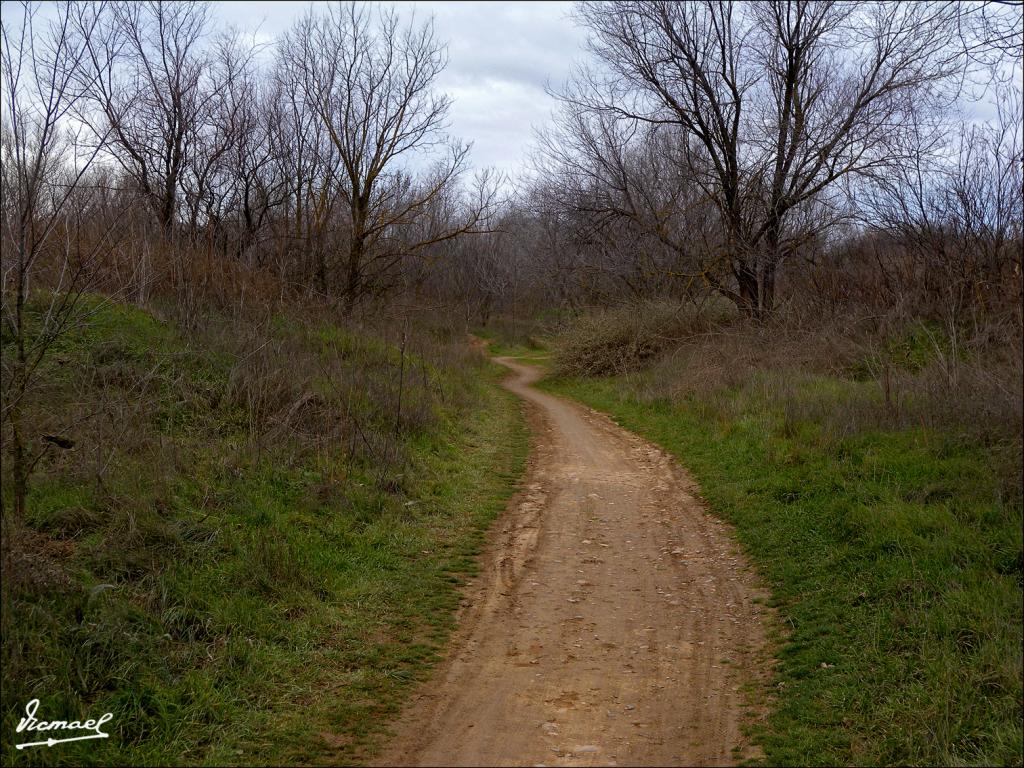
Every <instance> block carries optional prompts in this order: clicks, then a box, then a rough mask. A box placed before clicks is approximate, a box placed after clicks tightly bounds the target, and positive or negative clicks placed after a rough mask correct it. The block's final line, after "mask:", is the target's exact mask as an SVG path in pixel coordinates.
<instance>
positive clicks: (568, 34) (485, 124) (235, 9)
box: [214, 1, 584, 173]
mask: <svg viewBox="0 0 1024 768" xmlns="http://www.w3.org/2000/svg"><path fill="white" fill-rule="evenodd" d="M313 4H314V5H315V3H313ZM310 5H311V3H308V2H272V1H270V2H263V1H257V2H251V1H250V2H220V3H216V4H215V6H214V13H215V14H216V16H217V17H219V18H220V19H221V20H222V21H223V22H225V23H228V24H231V25H234V26H236V27H239V28H240V29H243V30H247V31H249V32H256V31H257V30H258V39H260V40H263V41H267V42H269V41H270V40H272V39H273V38H274V37H276V35H277V34H278V33H280V32H281V31H283V30H284V29H287V28H288V27H289V26H290V25H291V24H292V23H293V22H294V21H295V20H296V19H297V18H298V17H299V16H301V15H303V14H304V13H305V11H306V10H307V9H308V8H309V6H310ZM396 6H397V7H398V8H399V9H400V12H401V14H402V16H403V18H405V17H406V15H407V14H411V13H415V14H416V16H417V18H427V17H429V16H431V15H433V17H434V24H435V29H436V31H437V34H438V37H439V38H440V39H441V40H443V41H446V42H447V43H448V55H449V62H448V68H447V69H446V70H445V72H444V75H443V76H442V77H441V79H440V82H439V84H438V85H439V87H440V88H441V89H442V90H444V91H446V92H447V93H449V94H450V95H452V96H453V97H454V98H455V103H454V105H453V107H452V112H451V120H450V122H451V133H452V135H454V136H457V137H458V138H461V139H464V140H468V141H472V142H473V152H472V160H473V165H474V166H475V167H478V168H480V167H487V166H493V167H496V168H499V169H500V170H503V171H506V172H508V173H513V172H515V171H517V170H519V169H520V168H521V166H522V165H523V163H524V162H525V160H526V159H527V155H528V152H529V147H530V144H531V141H532V135H533V133H532V128H533V126H535V125H536V126H541V125H543V124H545V123H546V122H548V120H549V119H550V116H551V110H552V108H553V106H554V105H553V102H552V100H551V98H550V97H549V96H548V95H547V94H546V93H545V91H544V86H545V83H547V82H548V81H549V80H550V82H551V83H552V84H554V85H557V84H559V83H560V82H562V81H563V80H565V78H566V77H567V76H568V74H569V71H570V69H571V67H572V64H573V61H574V60H576V59H579V58H581V57H582V46H583V39H584V35H583V32H582V31H581V30H579V29H577V28H576V26H575V25H574V24H573V22H572V19H571V18H570V17H569V14H570V12H571V10H572V3H571V2H399V3H396Z"/></svg>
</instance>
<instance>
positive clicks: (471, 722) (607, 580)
mask: <svg viewBox="0 0 1024 768" xmlns="http://www.w3.org/2000/svg"><path fill="white" fill-rule="evenodd" d="M497 361H498V362H500V363H502V364H503V365H505V366H507V367H508V368H510V369H512V371H513V372H514V373H515V374H516V376H515V377H513V378H511V379H510V380H509V381H508V382H506V386H507V387H508V388H509V389H510V390H512V391H513V392H514V393H516V394H517V395H519V396H520V397H522V398H524V399H525V400H526V401H527V402H528V403H530V404H532V406H533V407H532V408H531V409H530V411H531V414H530V418H531V422H532V426H533V429H534V435H535V443H536V447H535V451H534V456H533V459H532V462H531V468H530V470H529V477H528V484H527V487H526V490H524V491H523V492H522V493H521V494H520V495H519V496H518V497H517V498H516V499H515V500H514V501H513V503H512V505H511V506H510V508H509V510H508V511H507V512H506V514H505V516H504V517H503V518H502V520H500V521H499V523H498V524H497V525H498V528H497V530H496V532H495V535H494V537H493V540H492V543H491V545H490V547H489V549H488V551H487V553H486V554H485V556H484V561H483V571H482V574H481V576H480V577H479V578H478V579H476V581H475V582H474V584H473V586H472V587H470V590H469V592H468V593H467V595H466V599H465V600H464V602H463V609H462V611H461V613H460V617H459V629H458V631H457V632H456V635H455V637H454V639H453V644H452V647H451V650H450V652H449V654H448V657H447V659H446V660H445V661H444V662H443V663H442V664H441V666H440V668H439V670H438V671H437V673H436V674H435V675H434V678H433V679H432V680H431V681H430V682H428V683H427V684H425V685H424V686H423V688H422V690H421V691H420V693H419V694H418V696H417V697H416V698H415V699H414V700H413V701H412V702H411V704H410V705H409V707H408V708H407V709H406V711H405V712H404V713H403V715H402V717H401V718H400V720H399V721H398V723H397V724H396V736H395V738H394V739H393V740H392V741H391V743H390V744H389V745H388V746H387V747H386V748H385V750H384V751H383V753H382V754H381V755H380V757H379V759H378V761H377V762H378V763H379V764H382V765H537V764H543V765H722V764H734V763H736V762H738V761H739V760H741V759H743V758H744V757H750V756H752V752H751V749H750V747H749V745H747V744H745V742H744V739H743V737H742V735H741V732H740V725H741V722H743V720H744V710H745V708H744V692H743V691H742V690H741V686H742V685H743V684H744V683H747V682H753V681H756V680H758V679H759V678H761V675H762V674H763V670H764V668H765V666H766V665H765V661H764V653H763V650H764V647H765V646H764V643H765V631H764V621H763V619H764V613H765V612H766V611H767V609H766V608H764V607H763V606H762V605H761V603H760V601H755V600H756V598H758V597H762V598H763V597H765V594H764V593H763V592H762V591H761V590H760V589H759V588H758V586H757V583H756V579H755V578H754V575H753V573H752V572H751V571H750V569H749V568H748V567H747V566H746V564H745V563H744V561H743V558H742V557H741V555H740V554H739V551H738V548H737V545H735V544H734V543H733V541H732V540H731V538H730V536H729V532H728V529H727V527H726V526H725V525H724V524H723V523H722V522H720V521H718V520H717V519H715V518H713V517H711V516H710V515H709V514H708V513H707V512H706V511H705V510H704V508H703V506H702V504H701V502H700V501H698V500H697V498H696V497H695V495H694V494H695V493H696V489H695V487H694V486H693V484H692V481H690V480H689V479H688V478H687V477H686V475H685V474H684V473H683V472H682V470H680V469H679V468H678V467H677V466H676V464H675V462H673V461H672V460H671V459H670V458H669V457H668V456H666V455H665V454H664V453H663V452H662V451H660V450H659V449H657V448H655V447H654V446H652V445H650V444H649V443H647V442H645V441H643V440H641V439H640V438H638V437H636V436H635V435H633V434H631V433H629V432H627V431H625V430H623V429H621V428H620V427H618V426H616V425H615V424H614V423H612V422H611V421H610V420H609V419H608V418H606V417H604V416H603V415H601V414H598V413H596V412H594V411H591V410H589V409H586V408H584V407H582V406H579V405H577V404H574V403H571V402H568V401H566V400H562V399H560V398H558V397H555V396H553V395H549V394H546V393H544V392H540V391H538V390H536V389H533V388H532V387H531V386H530V384H531V383H532V382H534V381H536V379H537V378H538V376H539V371H538V370H537V369H536V368H533V367H531V366H527V365H523V364H521V363H518V362H515V361H513V360H511V359H508V358H497Z"/></svg>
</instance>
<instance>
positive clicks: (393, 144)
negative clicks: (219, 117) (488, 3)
mask: <svg viewBox="0 0 1024 768" xmlns="http://www.w3.org/2000/svg"><path fill="white" fill-rule="evenodd" d="M281 49H282V54H283V55H284V56H285V57H286V58H289V59H291V61H292V64H293V68H294V69H295V70H297V71H299V72H301V73H302V84H301V85H302V89H303V96H304V99H305V103H306V106H307V108H308V109H310V110H311V111H312V112H313V113H314V114H315V115H316V116H317V117H318V118H319V119H320V121H321V122H322V124H323V126H324V127H325V128H326V131H327V134H328V136H329V138H330V144H331V147H332V149H333V152H334V153H335V154H336V155H337V157H338V159H339V161H340V162H339V163H338V164H339V165H340V168H339V172H338V174H337V176H336V178H335V179H334V181H335V183H336V186H335V190H336V193H337V195H338V196H339V197H340V199H341V201H342V203H343V205H344V208H345V211H344V212H345V214H346V220H345V221H344V225H345V227H346V229H347V237H346V238H345V240H346V245H347V247H346V249H345V251H346V252H345V253H344V254H343V262H344V263H343V264H342V265H341V270H342V272H343V276H342V280H341V290H342V293H343V295H344V297H345V300H346V303H347V306H348V307H350V308H351V307H352V306H354V304H355V303H356V302H357V301H358V300H359V299H360V298H362V297H363V296H366V295H368V294H371V293H373V292H375V291H377V290H378V288H379V286H380V283H381V281H382V280H385V276H386V275H388V274H389V273H390V272H391V271H392V270H393V269H394V267H395V266H396V265H398V264H399V263H400V262H401V260H402V258H403V257H404V256H406V255H408V254H410V253H416V252H418V251H421V250H423V249H425V248H427V247H428V246H430V245H432V244H434V243H437V242H440V241H442V240H447V239H451V238H454V237H457V236H459V235H462V234H465V233H468V232H471V231H473V230H474V229H475V228H476V227H477V225H478V224H479V223H480V221H481V218H482V216H483V215H484V213H485V210H484V209H474V210H470V211H468V212H467V215H466V216H465V217H464V218H462V219H461V220H459V221H457V222H453V223H451V224H448V225H445V226H443V227H440V228H433V227H425V228H422V234H421V235H420V236H419V237H413V238H410V237H408V236H407V235H408V234H409V232H410V230H411V227H412V225H413V224H414V223H417V222H421V221H422V220H423V218H424V217H425V216H429V212H430V210H431V203H432V202H433V201H434V200H435V199H436V198H438V197H441V196H443V195H445V194H446V193H447V191H448V190H450V189H451V188H452V187H453V186H454V185H455V184H456V183H457V182H458V180H459V178H460V176H461V174H462V172H463V171H464V170H465V167H466V160H467V154H468V151H469V146H468V145H466V144H461V143H458V142H455V141H452V140H450V139H449V138H448V137H447V136H446V135H445V133H444V131H445V128H446V118H447V114H448V109H449V107H450V103H451V102H450V99H449V98H448V97H447V96H445V95H443V94H439V93H437V92H436V91H435V82H436V80H437V77H438V75H440V73H441V71H442V70H443V69H444V66H445V64H446V54H445V50H444V46H443V45H442V44H441V43H440V42H438V40H437V39H436V37H435V35H434V29H433V25H432V23H429V22H428V23H424V24H420V25H417V24H415V23H410V24H408V25H403V24H402V23H401V21H400V19H399V17H398V15H397V14H396V12H395V11H394V9H381V10H379V11H377V12H374V11H371V10H370V8H369V7H368V6H365V5H361V4H358V3H345V4H342V3H337V4H333V5H332V6H331V7H330V9H329V10H328V12H327V13H326V14H316V13H314V12H311V13H310V14H309V15H308V16H306V17H305V18H304V19H303V20H302V21H300V22H299V24H298V25H297V26H296V28H295V29H294V30H292V31H291V32H290V33H289V34H288V35H286V37H285V39H284V40H283V41H282V44H281ZM438 147H440V148H443V149H444V150H445V154H444V156H441V157H436V156H435V159H434V160H433V162H430V160H429V153H430V151H431V150H433V149H435V148H438ZM488 202H490V201H489V200H488Z"/></svg>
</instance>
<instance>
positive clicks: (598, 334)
mask: <svg viewBox="0 0 1024 768" xmlns="http://www.w3.org/2000/svg"><path fill="white" fill-rule="evenodd" d="M713 322H714V320H713V317H712V315H711V314H710V313H709V312H696V311H694V310H693V308H692V307H688V306H685V305H681V304H678V303H665V302H643V303H639V304H636V305H627V306H624V307H621V308H619V309H613V310H603V311H598V312H595V313H593V314H591V315H585V316H583V317H582V318H580V319H579V320H578V321H577V322H575V323H571V324H570V325H569V326H568V327H567V329H566V331H565V333H563V334H562V335H561V336H560V337H559V339H558V342H557V345H556V350H555V367H556V372H557V373H559V374H562V375H567V376H604V375H610V374H616V373H623V372H626V371H629V370H635V369H636V368H637V367H639V366H641V365H643V364H644V363H647V362H649V361H651V360H652V359H653V358H654V357H656V356H657V355H658V354H659V353H661V352H662V351H664V350H665V349H667V348H669V347H670V346H672V345H674V344H677V343H678V342H679V341H680V340H681V339H685V338H687V337H692V336H695V335H697V334H699V333H702V332H706V331H707V329H708V328H709V327H710V326H711V324H712V323H713Z"/></svg>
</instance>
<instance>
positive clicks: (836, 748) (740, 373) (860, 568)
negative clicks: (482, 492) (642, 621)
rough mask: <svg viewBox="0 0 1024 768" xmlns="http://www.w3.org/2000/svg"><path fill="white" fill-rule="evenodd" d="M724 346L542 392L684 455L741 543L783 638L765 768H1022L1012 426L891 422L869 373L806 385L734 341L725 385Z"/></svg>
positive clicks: (765, 739) (717, 341) (819, 377)
mask: <svg viewBox="0 0 1024 768" xmlns="http://www.w3.org/2000/svg"><path fill="white" fill-rule="evenodd" d="M720 336H721V334H719V335H718V336H716V337H709V338H708V339H707V340H695V341H692V342H691V344H690V345H689V346H686V347H684V348H680V350H681V351H678V353H677V354H671V353H670V354H669V355H667V356H665V355H662V356H661V357H654V358H652V359H651V362H649V364H648V365H646V366H639V367H634V370H633V372H631V373H620V374H619V375H611V376H603V377H584V376H576V377H573V376H562V377H561V378H555V379H550V380H548V381H546V382H545V383H543V384H542V386H545V387H546V388H547V389H549V390H550V391H553V392H556V393H559V394H562V395H566V396H568V397H571V398H574V399H577V400H579V401H581V402H583V403H586V404H587V405H589V406H591V407H593V408H596V409H598V410H601V411H604V412H607V413H609V414H610V415H611V416H612V417H613V418H614V419H615V420H616V421H617V422H618V423H620V424H621V425H623V426H624V427H626V428H628V429H631V430H633V431H635V432H637V433H638V434H641V435H643V436H645V437H647V438H648V439H650V440H652V441H653V442H655V443H657V444H659V445H660V446H662V447H663V448H665V449H666V450H668V451H669V452H671V453H673V454H674V455H676V456H677V457H678V458H679V459H680V462H681V463H682V464H683V465H684V466H685V467H687V468H688V469H689V470H690V471H691V472H692V473H693V475H694V476H695V478H696V479H697V481H698V482H699V483H700V487H701V490H702V492H703V495H704V497H705V498H706V499H707V501H708V502H709V504H710V506H711V508H712V509H713V511H714V512H715V513H716V514H718V515H720V516H721V517H723V518H724V519H726V520H728V521H729V522H731V523H732V524H733V525H734V526H735V527H736V530H737V535H738V537H739V538H740V540H741V541H742V543H743V545H744V546H745V548H746V551H747V552H748V553H749V556H750V557H751V559H752V560H753V561H754V563H755V564H756V565H757V567H758V569H759V570H760V572H761V573H762V574H763V576H764V578H765V581H766V582H767V584H768V585H769V586H770V588H771V590H772V592H773V595H774V601H775V604H776V606H777V608H778V610H779V615H780V617H781V619H782V625H783V628H784V635H785V636H784V637H783V638H781V640H780V645H779V657H780V661H781V664H780V666H779V667H778V674H777V676H776V678H775V679H774V681H773V689H772V697H773V703H772V708H771V715H770V718H769V720H768V723H767V727H766V728H765V729H764V731H763V732H762V733H761V734H760V735H759V740H760V741H761V742H762V743H763V744H764V746H765V750H766V759H765V761H766V762H767V763H768V764H795V765H848V764H857V765H883V764H926V765H927V764H933V765H998V764H1003V765H1019V764H1021V761H1022V721H1021V712H1022V630H1021V627H1022V580H1024V562H1022V554H1021V552H1022V504H1021V488H1020V471H1021V470H1020V466H1021V449H1020V439H1019V432H1017V434H1016V435H1015V434H1014V432H1015V431H1016V428H1015V427H1014V425H1013V423H1012V422H1011V423H1009V424H1005V425H1001V424H999V423H997V421H995V420H993V419H991V418H990V419H989V420H988V421H986V420H985V419H984V418H982V417H980V416H979V417H977V418H975V419H974V420H973V421H974V423H973V426H972V428H967V427H966V426H964V428H958V427H956V426H954V425H951V424H949V423H948V421H946V420H945V419H947V418H948V414H945V415H941V416H940V415H936V417H935V418H934V419H931V418H926V414H925V411H924V410H923V409H924V408H925V405H926V403H925V402H924V399H923V398H922V397H918V398H917V400H916V401H915V402H916V405H914V404H913V403H908V404H907V407H906V410H911V406H912V405H913V406H914V407H917V408H918V409H919V411H912V412H914V413H915V414H916V413H918V412H920V414H922V415H921V417H920V418H918V417H917V416H916V415H915V417H914V418H912V419H906V418H904V417H902V416H901V417H899V418H897V417H895V416H893V417H891V418H888V417H886V418H883V417H882V416H878V414H876V413H875V410H878V411H883V410H884V409H885V408H886V405H885V403H884V400H885V394H884V392H883V391H882V389H883V388H882V387H881V386H880V385H879V384H878V382H876V381H872V380H865V379H864V377H862V376H858V375H857V366H856V365H851V366H849V368H848V370H849V371H850V373H849V374H848V375H847V374H844V373H843V372H842V370H836V371H835V372H833V373H826V372H822V371H818V372H810V371H808V370H807V366H804V367H803V368H802V369H801V368H800V367H799V366H794V365H791V366H790V367H788V368H787V367H786V366H785V365H784V363H783V362H782V361H783V360H785V359H786V354H785V353H784V354H783V355H782V356H780V357H776V358H775V359H773V360H769V361H767V363H765V361H761V363H759V364H756V365H755V364H750V363H749V359H753V358H756V357H757V354H758V351H757V350H758V349H759V348H758V346H757V345H756V344H747V345H741V344H740V343H739V342H735V341H734V346H736V347H737V348H740V347H742V349H744V350H745V352H744V354H745V355H746V357H747V358H748V362H747V364H746V365H741V364H738V363H736V364H734V365H732V366H731V367H726V366H728V362H729V361H728V359H726V361H725V363H724V364H723V365H719V363H721V362H722V357H721V356H722V354H723V353H722V349H723V348H724V346H725V345H726V344H727V343H728V339H726V340H725V341H724V342H723V341H722V339H721V338H720ZM595 346H596V345H595ZM806 346H807V344H806V343H805V344H804V347H806ZM891 346H893V347H898V348H900V349H901V350H902V349H903V348H904V347H906V346H907V345H906V344H903V345H902V347H901V346H900V345H896V344H894V345H891ZM814 351H815V350H812V351H811V352H810V355H811V356H813V355H814ZM817 351H820V348H819V350H817ZM803 354H804V355H807V354H808V353H807V352H806V350H805V351H804V353H803ZM901 354H902V352H901ZM714 355H718V356H719V357H718V358H716V364H715V366H714V367H717V368H718V376H717V378H716V376H715V371H714V370H709V369H711V368H712V366H709V365H707V364H706V361H707V360H708V359H710V357H713V356H714ZM725 357H726V358H728V357H729V355H728V353H726V354H725ZM739 357H740V355H739V354H738V353H737V354H736V355H734V356H733V362H735V361H736V360H738V359H739ZM798 357H799V354H798V351H793V352H792V353H791V354H789V355H788V359H789V360H790V361H792V360H796V359H797V358H798ZM591 359H593V358H591ZM702 359H703V360H704V361H705V363H704V364H702V362H701V361H702ZM834 359H835V358H833V361H834ZM840 362H841V361H840ZM702 365H703V367H702ZM723 368H724V369H725V370H726V371H728V373H727V374H726V373H724V372H722V369H723ZM687 382H689V384H688V383H687ZM1018 396H1019V390H1018ZM928 407H932V406H928ZM965 407H968V406H965ZM969 407H971V408H981V407H982V405H979V404H975V405H969ZM993 413H995V411H993ZM914 422H918V423H917V424H916V425H915V424H914Z"/></svg>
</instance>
